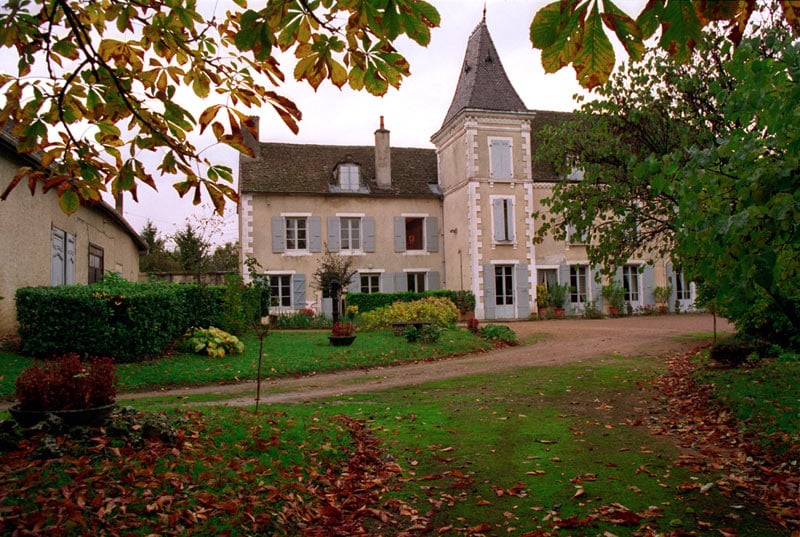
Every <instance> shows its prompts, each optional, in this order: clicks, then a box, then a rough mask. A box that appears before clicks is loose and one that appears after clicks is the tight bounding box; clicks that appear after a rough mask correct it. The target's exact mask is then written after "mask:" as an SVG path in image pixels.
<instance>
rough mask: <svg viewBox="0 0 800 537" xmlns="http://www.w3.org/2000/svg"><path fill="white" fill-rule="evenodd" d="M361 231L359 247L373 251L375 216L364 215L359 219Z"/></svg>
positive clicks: (366, 250)
mask: <svg viewBox="0 0 800 537" xmlns="http://www.w3.org/2000/svg"><path fill="white" fill-rule="evenodd" d="M361 227H362V229H361V233H362V234H363V237H362V239H363V240H362V243H361V248H362V249H363V250H364V251H365V252H374V251H375V217H374V216H365V217H364V218H362V219H361Z"/></svg>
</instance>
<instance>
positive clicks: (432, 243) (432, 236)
mask: <svg viewBox="0 0 800 537" xmlns="http://www.w3.org/2000/svg"><path fill="white" fill-rule="evenodd" d="M425 247H426V248H427V249H428V251H429V252H438V251H439V220H438V219H437V218H436V217H435V216H426V217H425Z"/></svg>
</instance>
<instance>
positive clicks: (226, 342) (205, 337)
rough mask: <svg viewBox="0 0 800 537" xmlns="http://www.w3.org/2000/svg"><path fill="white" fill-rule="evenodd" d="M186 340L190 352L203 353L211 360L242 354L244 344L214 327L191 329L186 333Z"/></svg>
mask: <svg viewBox="0 0 800 537" xmlns="http://www.w3.org/2000/svg"><path fill="white" fill-rule="evenodd" d="M186 338H187V339H186V347H187V348H188V349H189V350H190V351H191V352H195V353H197V354H202V353H203V352H205V354H207V355H209V356H211V357H212V358H224V357H225V355H226V354H241V353H243V352H244V343H242V342H241V341H239V338H237V337H236V336H234V335H231V334H229V333H227V332H225V331H224V330H220V329H219V328H217V327H215V326H209V327H208V328H192V329H190V330H189V331H188V332H187V333H186Z"/></svg>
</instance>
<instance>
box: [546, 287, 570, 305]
mask: <svg viewBox="0 0 800 537" xmlns="http://www.w3.org/2000/svg"><path fill="white" fill-rule="evenodd" d="M568 296H569V284H567V283H561V284H559V283H553V284H550V285H549V286H548V287H547V301H548V302H549V303H550V305H551V306H553V307H555V308H563V307H564V306H565V305H566V303H567V297H568Z"/></svg>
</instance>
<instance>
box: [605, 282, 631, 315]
mask: <svg viewBox="0 0 800 537" xmlns="http://www.w3.org/2000/svg"><path fill="white" fill-rule="evenodd" d="M602 292H603V298H604V299H606V300H607V301H608V305H609V306H611V307H612V308H615V309H616V310H617V312H618V313H622V311H623V309H624V308H625V289H624V288H623V287H622V285H621V284H620V283H619V282H618V281H616V280H611V281H610V282H609V283H608V285H604V286H603V289H602Z"/></svg>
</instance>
